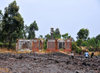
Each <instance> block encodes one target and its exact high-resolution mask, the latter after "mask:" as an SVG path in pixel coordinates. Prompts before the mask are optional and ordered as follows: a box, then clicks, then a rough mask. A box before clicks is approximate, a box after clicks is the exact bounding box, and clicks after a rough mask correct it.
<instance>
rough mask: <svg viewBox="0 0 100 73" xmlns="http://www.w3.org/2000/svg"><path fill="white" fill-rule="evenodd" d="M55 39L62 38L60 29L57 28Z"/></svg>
mask: <svg viewBox="0 0 100 73" xmlns="http://www.w3.org/2000/svg"><path fill="white" fill-rule="evenodd" d="M54 38H55V39H59V38H61V34H60V30H59V28H56V30H55V31H54Z"/></svg>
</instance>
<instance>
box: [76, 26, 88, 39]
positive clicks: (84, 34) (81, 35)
mask: <svg viewBox="0 0 100 73" xmlns="http://www.w3.org/2000/svg"><path fill="white" fill-rule="evenodd" d="M88 35H89V30H88V29H84V28H82V29H80V30H79V32H78V33H77V39H82V40H87V38H88Z"/></svg>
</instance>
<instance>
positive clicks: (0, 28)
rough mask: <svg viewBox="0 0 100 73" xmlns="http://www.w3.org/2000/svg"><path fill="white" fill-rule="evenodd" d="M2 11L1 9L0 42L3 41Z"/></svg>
mask: <svg viewBox="0 0 100 73" xmlns="http://www.w3.org/2000/svg"><path fill="white" fill-rule="evenodd" d="M2 17H3V14H2V11H1V10H0V42H1V41H2Z"/></svg>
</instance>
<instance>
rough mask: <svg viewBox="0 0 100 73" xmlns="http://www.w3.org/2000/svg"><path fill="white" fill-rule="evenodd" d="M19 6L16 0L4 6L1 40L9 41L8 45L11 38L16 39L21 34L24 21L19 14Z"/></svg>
mask: <svg viewBox="0 0 100 73" xmlns="http://www.w3.org/2000/svg"><path fill="white" fill-rule="evenodd" d="M18 11H19V6H17V3H16V1H13V2H12V3H11V4H9V6H8V7H6V8H5V12H4V16H3V31H2V32H3V40H4V41H6V42H8V43H9V47H10V46H11V43H12V41H13V40H16V39H17V38H18V37H20V35H21V31H22V30H23V28H24V21H23V18H22V16H21V15H20V13H19V12H18Z"/></svg>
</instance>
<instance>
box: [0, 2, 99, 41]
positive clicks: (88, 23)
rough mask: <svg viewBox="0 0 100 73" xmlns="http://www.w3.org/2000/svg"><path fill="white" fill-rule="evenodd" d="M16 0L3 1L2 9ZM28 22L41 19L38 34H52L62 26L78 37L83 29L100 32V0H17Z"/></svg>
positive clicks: (1, 3)
mask: <svg viewBox="0 0 100 73" xmlns="http://www.w3.org/2000/svg"><path fill="white" fill-rule="evenodd" d="M12 1H13V0H0V10H2V11H3V12H4V8H5V7H6V6H8V4H9V3H11V2H12ZM16 1H17V4H18V5H19V7H20V10H19V12H20V13H21V15H22V17H23V18H24V22H25V23H24V24H26V25H29V24H30V23H32V22H33V21H34V20H36V21H37V24H38V27H39V31H37V32H36V36H37V37H38V36H39V35H46V34H47V33H50V28H51V27H54V28H59V29H60V31H61V34H64V33H69V34H70V35H71V36H72V37H74V39H76V36H77V32H78V31H79V30H80V29H81V28H87V29H89V31H90V35H89V36H90V37H95V36H97V35H98V34H100V0H16Z"/></svg>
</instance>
